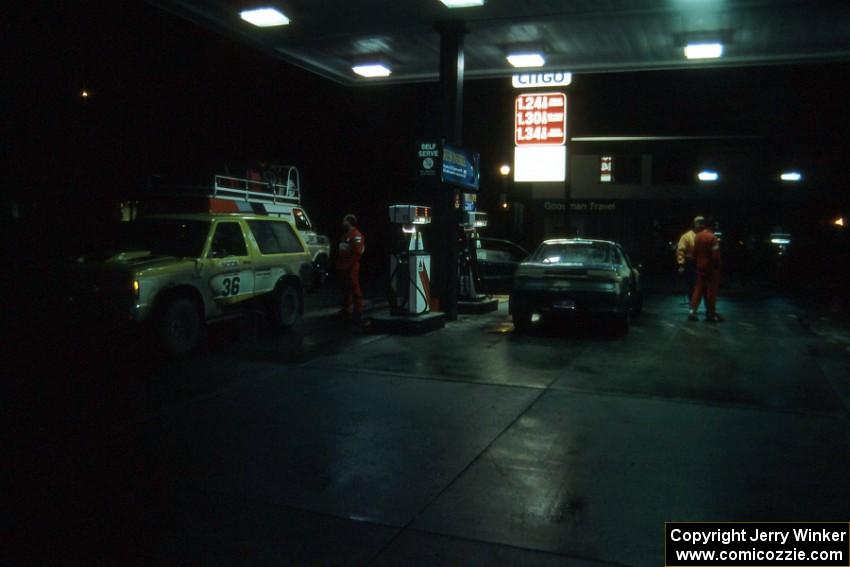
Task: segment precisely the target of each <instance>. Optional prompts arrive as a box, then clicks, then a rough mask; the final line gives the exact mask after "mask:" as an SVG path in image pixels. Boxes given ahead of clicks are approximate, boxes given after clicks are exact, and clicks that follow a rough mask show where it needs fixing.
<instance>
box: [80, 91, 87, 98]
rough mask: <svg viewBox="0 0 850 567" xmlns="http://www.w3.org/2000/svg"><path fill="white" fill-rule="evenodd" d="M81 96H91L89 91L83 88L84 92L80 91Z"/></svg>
mask: <svg viewBox="0 0 850 567" xmlns="http://www.w3.org/2000/svg"><path fill="white" fill-rule="evenodd" d="M80 96H81V97H83V98H89V91H87V90H86V89H83V92H81V93H80Z"/></svg>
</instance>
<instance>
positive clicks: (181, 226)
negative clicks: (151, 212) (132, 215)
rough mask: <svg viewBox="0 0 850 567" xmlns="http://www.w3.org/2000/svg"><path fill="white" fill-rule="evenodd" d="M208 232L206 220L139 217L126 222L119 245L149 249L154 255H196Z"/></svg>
mask: <svg viewBox="0 0 850 567" xmlns="http://www.w3.org/2000/svg"><path fill="white" fill-rule="evenodd" d="M209 232H210V223H209V221H198V220H182V219H141V220H138V221H136V222H133V223H130V224H129V225H128V226H127V231H126V232H125V234H124V235H123V236H122V238H121V248H122V249H123V250H128V251H129V250H149V251H150V252H151V253H152V254H154V255H156V256H177V257H179V258H199V257H200V256H201V253H202V252H203V250H204V244H205V243H206V241H207V235H208V234H209Z"/></svg>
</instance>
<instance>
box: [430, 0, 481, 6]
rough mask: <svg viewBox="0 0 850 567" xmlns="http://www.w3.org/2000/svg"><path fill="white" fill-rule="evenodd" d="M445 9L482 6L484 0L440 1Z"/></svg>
mask: <svg viewBox="0 0 850 567" xmlns="http://www.w3.org/2000/svg"><path fill="white" fill-rule="evenodd" d="M440 2H442V3H443V4H445V5H446V7H447V8H471V7H473V6H483V5H484V0H440Z"/></svg>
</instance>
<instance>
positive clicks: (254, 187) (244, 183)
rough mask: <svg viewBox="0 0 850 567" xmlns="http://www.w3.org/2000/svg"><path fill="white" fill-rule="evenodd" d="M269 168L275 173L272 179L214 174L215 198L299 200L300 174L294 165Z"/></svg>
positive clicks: (291, 202)
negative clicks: (262, 179) (263, 179)
mask: <svg viewBox="0 0 850 567" xmlns="http://www.w3.org/2000/svg"><path fill="white" fill-rule="evenodd" d="M270 170H271V171H272V172H273V173H274V174H275V179H274V180H272V181H259V180H255V179H247V178H244V177H232V176H229V175H216V176H215V181H214V184H213V193H212V195H210V196H211V197H213V198H216V199H228V200H231V201H237V200H241V201H247V202H249V203H258V204H260V203H271V204H278V203H281V204H283V203H289V204H298V203H300V202H301V176H300V174H299V173H298V168H297V167H295V166H294V165H273V166H271V167H270Z"/></svg>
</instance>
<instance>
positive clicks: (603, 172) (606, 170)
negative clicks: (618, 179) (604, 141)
mask: <svg viewBox="0 0 850 567" xmlns="http://www.w3.org/2000/svg"><path fill="white" fill-rule="evenodd" d="M613 168H614V156H600V157H599V182H600V183H611V182H612V181H614V177H613V173H614V169H613Z"/></svg>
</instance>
